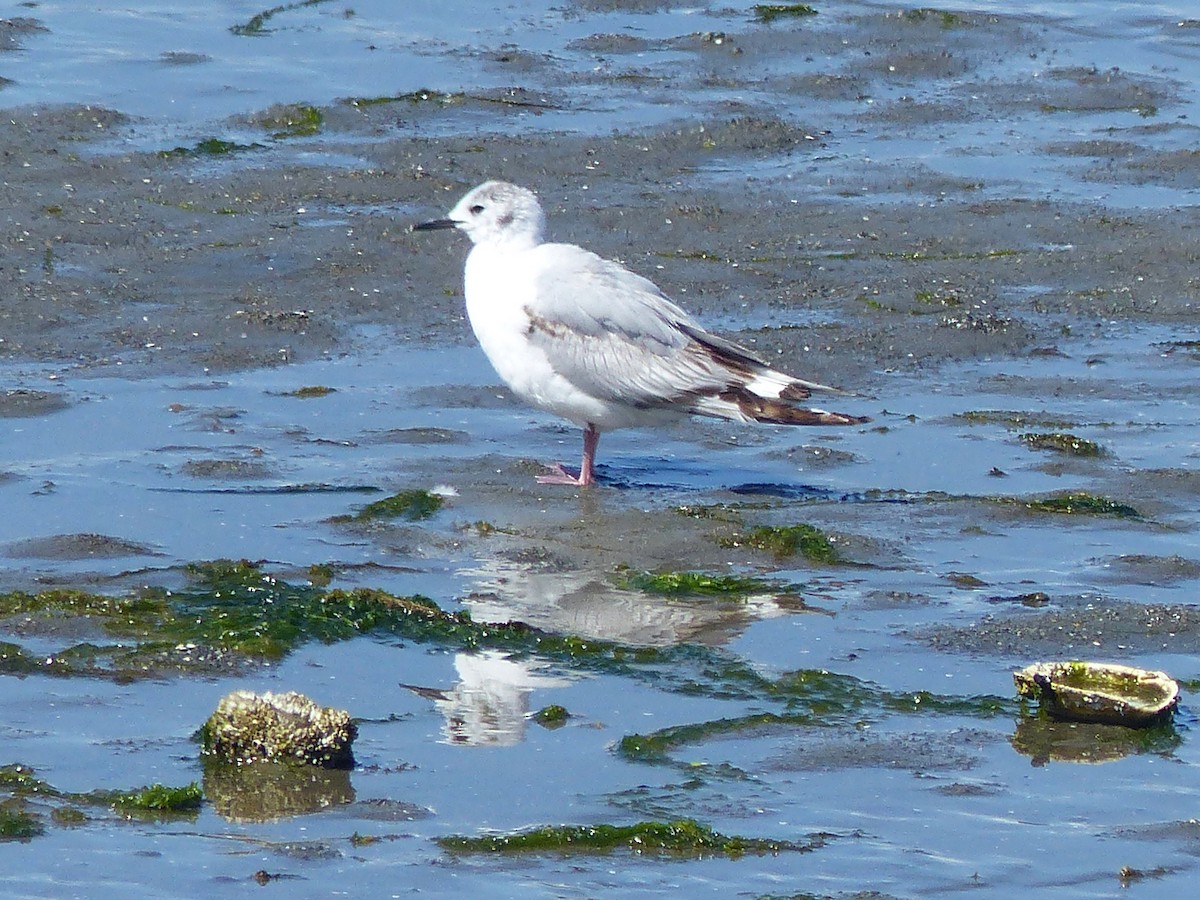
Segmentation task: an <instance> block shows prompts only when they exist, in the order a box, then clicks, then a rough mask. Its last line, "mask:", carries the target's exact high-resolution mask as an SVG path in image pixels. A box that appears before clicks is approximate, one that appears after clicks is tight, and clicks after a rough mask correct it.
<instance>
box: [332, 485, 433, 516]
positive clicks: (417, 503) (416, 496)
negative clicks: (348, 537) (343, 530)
mask: <svg viewBox="0 0 1200 900" xmlns="http://www.w3.org/2000/svg"><path fill="white" fill-rule="evenodd" d="M445 502H446V499H445V497H443V496H442V495H441V494H435V493H433V492H431V491H422V490H407V491H400V492H399V493H398V494H392V495H391V496H390V497H384V498H383V499H382V500H376V501H374V502H373V503H368V504H367V505H366V506H364V507H363V508H362V509H360V510H359V511H358V512H356V513H355V514H354V515H352V516H339V517H337V518H336V519H334V521H335V522H366V521H370V520H371V519H407V520H408V521H409V522H418V521H420V520H422V519H428V518H430V517H431V516H432V515H433V514H434V513H436V512H437V511H438V510H439V509H441V508H442V505H443V504H444V503H445Z"/></svg>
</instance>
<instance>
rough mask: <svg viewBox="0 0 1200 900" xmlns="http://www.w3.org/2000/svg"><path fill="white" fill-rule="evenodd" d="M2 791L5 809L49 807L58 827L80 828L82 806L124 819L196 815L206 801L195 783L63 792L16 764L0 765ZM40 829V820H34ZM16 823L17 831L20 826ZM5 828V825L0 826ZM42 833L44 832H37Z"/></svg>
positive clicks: (0, 809)
mask: <svg viewBox="0 0 1200 900" xmlns="http://www.w3.org/2000/svg"><path fill="white" fill-rule="evenodd" d="M0 791H3V792H5V793H7V794H8V795H9V798H8V799H7V800H5V801H3V802H2V803H0V818H2V817H3V810H8V811H22V812H23V809H24V807H23V806H21V805H19V804H24V803H27V802H32V801H35V800H36V801H38V802H40V803H42V804H46V805H50V807H51V809H50V818H51V821H52V822H54V823H55V824H57V825H79V824H82V823H83V822H86V821H87V820H88V816H87V814H86V813H84V812H83V811H82V810H80V809H79V807H81V806H82V807H103V808H107V809H110V810H112V811H114V812H116V813H118V814H120V815H122V816H126V817H129V816H134V815H139V816H142V815H150V816H171V815H194V814H195V813H196V811H197V810H198V809H199V808H200V804H201V803H202V802H203V796H204V795H203V791H202V790H201V789H200V786H199V785H197V784H195V783H192V784H188V785H185V786H184V787H168V786H166V785H162V784H152V785H148V786H146V787H140V788H134V789H133V790H131V791H113V790H94V791H87V792H71V791H61V790H59V789H57V788H55V787H54V786H53V785H50V784H47V783H46V782H45V781H42V780H41V779H40V778H38V777H37V775H36V774H35V772H34V770H33V769H32V768H30V767H29V766H25V765H21V764H20V763H13V764H10V765H6V766H0ZM34 821H35V822H37V823H38V827H39V829H40V828H41V825H40V820H39V819H35V820H34ZM18 825H19V821H16V823H15V824H14V828H16V827H18ZM0 829H2V826H0ZM37 833H38V834H40V833H41V830H39V831H38V832H37Z"/></svg>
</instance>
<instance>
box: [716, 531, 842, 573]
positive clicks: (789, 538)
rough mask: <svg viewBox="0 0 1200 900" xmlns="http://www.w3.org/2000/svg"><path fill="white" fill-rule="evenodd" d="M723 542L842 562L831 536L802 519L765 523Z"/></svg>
mask: <svg viewBox="0 0 1200 900" xmlns="http://www.w3.org/2000/svg"><path fill="white" fill-rule="evenodd" d="M722 543H723V544H725V545H726V546H731V547H739V546H746V547H753V548H754V549H756V550H765V551H766V552H768V553H772V554H774V555H775V556H776V557H779V558H781V559H782V558H784V557H789V556H797V555H799V556H802V557H804V558H805V559H807V560H808V561H809V562H815V563H826V564H829V563H836V562H840V561H841V555H840V554H839V553H838V550H837V547H835V546H834V544H833V541H831V540H830V539H829V536H828V535H827V534H825V532H823V531H822V530H821V529H820V528H817V527H816V526H815V525H808V524H806V523H803V522H801V523H799V524H797V525H783V526H771V525H763V526H760V527H758V528H754V529H752V530H751V531H749V532H747V533H746V534H742V535H738V536H736V537H733V538H729V539H727V540H726V541H723V542H722Z"/></svg>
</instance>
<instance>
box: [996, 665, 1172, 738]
mask: <svg viewBox="0 0 1200 900" xmlns="http://www.w3.org/2000/svg"><path fill="white" fill-rule="evenodd" d="M1013 681H1014V682H1016V685H1017V692H1018V693H1019V694H1020V695H1021V696H1022V697H1029V698H1034V699H1037V701H1038V703H1039V704H1040V705H1041V707H1042V709H1044V710H1046V711H1047V712H1048V713H1050V715H1052V716H1054V717H1056V718H1059V719H1072V720H1074V721H1077V722H1103V723H1107V724H1112V725H1130V726H1134V727H1140V726H1146V725H1152V724H1155V723H1157V722H1161V721H1164V720H1165V719H1167V718H1169V717H1170V716H1171V714H1172V712H1174V710H1175V706H1176V704H1177V703H1178V702H1179V685H1178V684H1177V683H1176V682H1175V681H1173V680H1172V679H1171V678H1170V677H1168V676H1167V675H1166V673H1164V672H1153V671H1148V670H1146V669H1135V668H1132V667H1130V666H1121V665H1116V664H1112V663H1096V662H1054V663H1034V664H1033V665H1030V666H1026V667H1025V668H1024V669H1021V670H1020V671H1018V672H1014V673H1013Z"/></svg>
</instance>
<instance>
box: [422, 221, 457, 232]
mask: <svg viewBox="0 0 1200 900" xmlns="http://www.w3.org/2000/svg"><path fill="white" fill-rule="evenodd" d="M457 227H458V222H456V221H454V219H434V220H433V221H432V222H421V223H419V224H417V225H413V226H412V230H413V231H441V230H442V229H444V228H457Z"/></svg>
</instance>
